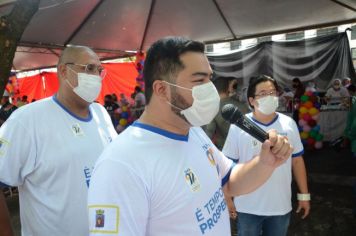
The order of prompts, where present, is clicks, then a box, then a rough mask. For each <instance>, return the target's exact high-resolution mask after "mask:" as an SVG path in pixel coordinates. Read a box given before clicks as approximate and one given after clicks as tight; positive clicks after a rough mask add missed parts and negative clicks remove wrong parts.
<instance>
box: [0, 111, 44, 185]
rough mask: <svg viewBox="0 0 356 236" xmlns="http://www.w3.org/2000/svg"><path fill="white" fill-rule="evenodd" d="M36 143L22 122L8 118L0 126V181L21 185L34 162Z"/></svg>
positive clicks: (33, 167)
mask: <svg viewBox="0 0 356 236" xmlns="http://www.w3.org/2000/svg"><path fill="white" fill-rule="evenodd" d="M36 145H37V144H36V143H34V140H33V138H32V136H31V133H30V132H29V130H27V129H26V128H25V127H24V126H23V125H22V124H20V123H19V122H17V121H16V119H14V118H10V119H8V120H7V121H6V122H5V123H4V124H3V125H2V126H1V128H0V182H2V183H5V184H7V185H10V186H19V185H22V184H23V182H24V180H25V178H26V176H27V175H29V174H30V173H31V172H32V171H33V170H34V169H35V164H36Z"/></svg>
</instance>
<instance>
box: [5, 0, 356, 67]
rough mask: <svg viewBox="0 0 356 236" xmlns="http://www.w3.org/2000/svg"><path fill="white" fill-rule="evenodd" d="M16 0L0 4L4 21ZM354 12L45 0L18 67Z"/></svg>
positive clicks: (322, 6)
mask: <svg viewBox="0 0 356 236" xmlns="http://www.w3.org/2000/svg"><path fill="white" fill-rule="evenodd" d="M12 2H13V1H10V0H7V1H4V2H3V4H1V3H0V16H2V15H5V14H7V13H8V12H9V11H10V10H11V8H12V7H13V4H12ZM355 9H356V0H298V1H295V0H274V1H271V0H179V1H177V0H42V1H41V5H40V9H39V11H38V12H37V13H36V14H35V15H34V17H33V19H32V20H31V22H30V24H29V25H28V27H27V28H26V30H25V32H24V34H23V36H22V38H21V42H20V46H21V47H19V48H18V52H17V54H16V56H15V60H14V67H15V68H16V69H18V70H26V69H30V68H37V67H46V66H51V65H54V64H55V63H56V61H57V59H58V53H60V51H61V49H63V47H64V46H65V45H68V44H79V45H87V46H90V47H92V48H94V49H95V50H96V51H97V52H98V53H101V54H100V56H101V58H110V57H111V58H112V57H120V56H123V55H125V54H127V52H125V51H136V50H145V49H147V48H148V47H149V45H150V44H151V43H152V42H154V41H155V40H157V39H159V38H161V37H164V36H168V35H180V36H186V37H189V38H192V39H195V40H200V41H204V42H220V41H226V40H234V39H241V38H249V37H255V36H263V35H271V34H276V33H283V32H287V31H289V32H290V31H296V30H304V29H309V28H317V27H322V26H331V25H339V24H342V23H351V22H356V10H355ZM29 51H30V52H29Z"/></svg>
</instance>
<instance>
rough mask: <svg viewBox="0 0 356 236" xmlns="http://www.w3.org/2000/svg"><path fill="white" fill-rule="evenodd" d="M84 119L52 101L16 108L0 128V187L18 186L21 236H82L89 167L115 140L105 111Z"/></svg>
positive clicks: (92, 111) (95, 109) (95, 107)
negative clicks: (1, 185)
mask: <svg viewBox="0 0 356 236" xmlns="http://www.w3.org/2000/svg"><path fill="white" fill-rule="evenodd" d="M89 109H90V115H89V117H88V118H87V119H82V118H80V117H77V116H75V115H74V114H73V113H71V112H70V111H68V110H67V109H66V108H65V107H63V106H62V105H61V104H60V103H59V102H58V101H57V100H56V98H55V97H52V98H46V99H43V100H39V101H37V102H34V103H31V104H28V105H26V106H22V107H21V108H19V109H17V110H16V111H15V112H14V113H13V114H12V115H11V116H10V118H9V119H8V120H7V121H6V122H5V123H4V124H3V126H2V127H1V129H0V144H1V145H0V182H3V183H6V184H8V185H11V186H18V187H19V199H20V207H21V210H20V217H21V230H22V235H24V236H42V235H43V236H48V235H51V236H57V235H58V236H63V235H66V236H87V235H88V234H89V230H88V228H89V226H88V220H87V204H86V203H87V195H88V187H89V181H90V177H91V174H92V171H93V168H94V164H95V162H96V160H97V159H98V157H99V156H100V154H101V152H102V151H103V149H104V147H105V146H107V144H108V143H109V142H111V140H112V139H113V138H114V137H116V136H117V133H116V131H115V129H114V127H113V126H112V123H111V119H110V117H109V115H108V113H107V112H106V110H105V108H104V107H103V106H101V105H99V104H96V103H93V104H91V105H90V106H89Z"/></svg>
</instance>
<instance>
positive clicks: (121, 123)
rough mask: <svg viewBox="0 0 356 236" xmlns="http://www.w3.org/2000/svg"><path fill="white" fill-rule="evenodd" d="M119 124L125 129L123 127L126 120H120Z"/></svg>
mask: <svg viewBox="0 0 356 236" xmlns="http://www.w3.org/2000/svg"><path fill="white" fill-rule="evenodd" d="M119 124H120V125H121V126H124V127H125V126H126V125H127V120H126V119H124V118H122V119H120V121H119Z"/></svg>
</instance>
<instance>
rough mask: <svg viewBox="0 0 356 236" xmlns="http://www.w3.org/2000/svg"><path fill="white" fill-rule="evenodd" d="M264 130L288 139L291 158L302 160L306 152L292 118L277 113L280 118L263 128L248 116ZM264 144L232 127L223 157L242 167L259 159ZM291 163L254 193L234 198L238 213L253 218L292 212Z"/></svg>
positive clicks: (263, 125) (249, 115)
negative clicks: (299, 157) (253, 159)
mask: <svg viewBox="0 0 356 236" xmlns="http://www.w3.org/2000/svg"><path fill="white" fill-rule="evenodd" d="M246 116H247V117H248V118H249V119H251V120H252V121H253V122H254V123H256V124H257V125H258V126H259V127H261V128H262V129H263V130H266V131H267V130H271V129H275V130H277V132H278V133H279V134H280V135H285V136H287V137H288V140H289V142H290V143H291V144H292V145H293V147H294V151H293V154H292V157H298V156H301V155H302V154H303V152H304V149H303V145H302V143H301V140H300V137H299V131H298V128H297V125H296V123H295V122H294V120H293V119H291V118H290V117H289V116H286V115H283V114H280V113H277V116H276V117H275V119H274V120H273V121H271V122H270V123H269V124H262V123H260V122H258V121H256V120H255V119H253V118H252V113H249V114H247V115H246ZM261 145H262V144H261V143H260V142H259V141H257V140H256V139H255V138H253V137H252V136H250V135H249V134H247V133H246V132H245V131H243V130H241V129H240V128H238V127H237V126H236V125H231V126H230V129H229V133H228V136H227V138H226V142H225V145H224V148H223V153H224V154H225V155H226V156H227V157H229V158H231V159H233V160H237V161H238V162H239V163H245V162H248V161H249V160H251V159H252V158H253V157H254V156H256V155H258V154H259V153H260V150H261ZM291 168H292V160H291V158H289V159H288V160H287V161H286V162H285V163H284V164H282V165H281V166H279V167H278V168H277V169H275V170H274V172H273V174H272V176H271V177H270V178H269V179H268V180H267V181H266V182H265V183H264V184H263V185H262V186H260V187H259V188H258V189H256V190H255V191H253V192H251V193H249V194H246V195H242V196H239V197H235V198H234V201H235V206H236V209H237V211H238V212H243V213H249V214H254V215H265V216H271V215H284V214H287V213H288V212H290V211H291V210H292V205H291V182H292V174H291V173H292V169H291Z"/></svg>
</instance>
